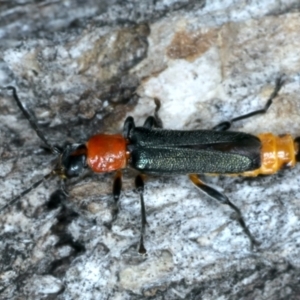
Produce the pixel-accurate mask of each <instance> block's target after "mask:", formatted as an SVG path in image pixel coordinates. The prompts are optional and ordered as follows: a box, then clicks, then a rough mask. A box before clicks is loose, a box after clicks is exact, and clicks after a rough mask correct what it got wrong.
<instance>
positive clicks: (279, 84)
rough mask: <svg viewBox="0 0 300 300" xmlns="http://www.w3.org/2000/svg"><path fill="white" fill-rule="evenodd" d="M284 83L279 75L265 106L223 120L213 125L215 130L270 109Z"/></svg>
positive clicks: (224, 128) (223, 129)
mask: <svg viewBox="0 0 300 300" xmlns="http://www.w3.org/2000/svg"><path fill="white" fill-rule="evenodd" d="M283 84H284V78H283V76H281V77H278V78H277V79H276V83H275V88H274V90H273V92H272V94H271V96H270V97H269V99H268V101H267V103H266V105H265V107H264V108H262V109H258V110H255V111H252V112H250V113H247V114H245V115H242V116H239V117H236V118H233V119H231V120H230V121H225V122H222V123H220V124H218V125H216V126H215V127H213V130H215V131H225V130H228V129H229V128H230V127H231V125H232V123H234V122H236V121H240V120H244V119H247V118H250V117H253V116H256V115H260V114H265V113H266V112H267V111H268V109H269V107H270V106H271V104H272V103H273V100H274V98H276V97H277V95H278V92H279V91H280V89H281V88H282V86H283Z"/></svg>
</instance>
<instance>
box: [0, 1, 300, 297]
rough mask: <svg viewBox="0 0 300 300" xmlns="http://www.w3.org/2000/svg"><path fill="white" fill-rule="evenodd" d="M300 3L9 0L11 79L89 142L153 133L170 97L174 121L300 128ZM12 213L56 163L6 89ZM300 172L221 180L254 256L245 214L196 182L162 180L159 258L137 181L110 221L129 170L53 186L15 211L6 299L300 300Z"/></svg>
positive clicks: (0, 64) (2, 218)
mask: <svg viewBox="0 0 300 300" xmlns="http://www.w3.org/2000/svg"><path fill="white" fill-rule="evenodd" d="M299 32H300V5H299V1H298V0H290V1H268V0H262V1H226V2H224V1H217V0H215V1H207V3H205V2H204V1H188V0H185V1H177V0H173V1H172V0H170V1H133V0H128V1H92V0H90V1H26V0H25V1H6V2H5V1H4V2H3V1H2V2H1V3H0V37H1V39H0V86H6V85H14V86H16V87H17V89H18V93H19V97H20V99H21V101H22V103H23V104H24V105H26V107H27V108H28V110H29V111H30V112H31V114H32V115H33V118H34V119H35V120H36V122H37V123H38V124H39V126H40V129H41V130H42V132H43V133H44V134H45V136H46V138H47V140H48V141H49V143H51V144H53V145H61V146H63V145H64V143H65V142H66V141H68V142H74V141H76V142H84V141H86V140H87V139H88V137H89V136H90V135H92V134H94V133H97V132H121V129H122V125H123V122H124V120H125V118H126V116H127V115H132V116H133V117H134V118H135V121H136V123H137V124H142V123H143V122H144V120H145V118H146V117H147V116H148V115H151V114H153V112H154V108H155V104H154V101H153V99H154V98H155V97H156V98H159V99H160V100H161V109H160V111H159V115H160V117H161V119H162V121H163V123H164V127H165V128H173V129H187V130H188V129H197V128H202V129H203V128H204V129H209V128H212V127H213V126H215V125H216V124H217V123H219V122H221V121H224V120H228V119H230V118H231V117H236V116H238V115H242V114H245V113H247V112H250V111H252V110H255V109H258V108H262V107H263V106H264V104H265V103H266V101H267V98H268V97H269V95H270V94H271V93H272V90H273V88H274V83H275V79H276V78H277V77H278V76H280V75H283V74H285V85H284V86H283V88H282V90H281V91H280V93H279V96H278V97H277V98H276V99H275V101H274V103H273V105H272V106H271V108H270V110H269V111H268V113H267V114H266V115H263V116H257V117H254V118H252V119H249V120H245V121H241V122H238V123H235V124H234V125H233V129H234V130H241V131H245V132H249V133H253V134H258V133H260V132H273V133H276V134H283V133H286V132H289V133H291V134H293V135H294V136H299V135H300V94H299V91H300V51H299V49H300V35H299ZM0 140H1V144H0V159H1V161H0V192H1V197H0V204H1V205H4V204H5V203H7V202H8V201H10V200H11V199H13V198H14V196H16V195H18V194H20V193H21V192H22V191H24V190H25V189H26V188H27V187H29V186H30V185H31V184H33V183H34V182H36V181H38V180H40V179H41V178H42V176H43V175H45V174H47V172H50V171H51V169H52V168H53V165H54V163H55V157H54V156H53V155H52V154H50V153H49V151H47V149H45V147H43V146H44V145H43V142H42V141H41V140H40V139H39V138H38V137H37V136H36V134H35V132H34V131H33V129H32V128H30V125H29V123H28V121H27V120H26V119H25V118H24V116H23V115H22V113H21V112H20V110H19V108H18V107H17V105H16V103H15V102H14V101H13V98H12V97H11V93H10V92H8V91H6V90H4V89H1V90H0ZM298 173H299V167H298V166H297V167H295V168H294V169H293V170H289V169H287V170H282V171H281V172H280V173H278V174H277V175H274V176H269V177H259V178H250V179H246V178H240V177H230V178H227V177H208V176H207V177H206V179H205V180H206V182H208V183H209V184H211V185H213V186H215V187H216V188H217V189H218V190H220V191H222V192H224V193H225V194H226V195H227V196H228V197H229V198H230V199H231V201H232V202H233V203H235V205H236V206H238V207H239V208H240V209H241V211H242V213H243V216H244V219H245V222H246V224H247V225H248V226H249V228H250V230H251V232H252V234H253V235H254V236H255V238H256V239H257V240H258V241H259V242H260V243H261V244H260V246H259V247H258V248H257V249H255V250H254V251H251V250H250V248H249V240H248V239H247V237H246V236H245V235H244V233H243V231H242V229H241V228H240V226H239V224H238V223H237V222H236V220H235V215H234V213H233V212H232V210H230V209H229V208H228V207H223V206H221V205H219V204H218V203H216V202H215V201H213V200H211V199H210V198H207V197H206V196H204V195H203V194H201V193H200V192H199V191H198V190H197V189H196V188H195V187H194V186H192V184H191V183H190V182H189V180H188V178H187V177H186V176H174V177H159V176H156V177H150V176H149V177H147V178H146V185H145V195H144V197H145V203H146V211H147V222H148V226H147V231H146V236H145V247H146V248H147V251H148V253H147V255H146V256H140V255H139V254H138V253H137V244H138V240H139V233H140V205H139V201H138V200H139V198H138V194H137V193H135V192H134V175H135V173H134V172H133V171H132V170H127V171H125V172H124V176H123V177H124V182H123V194H122V197H121V199H120V208H121V210H120V212H119V215H118V218H117V220H116V221H115V222H114V223H113V226H112V227H111V228H110V227H109V226H107V223H109V222H110V220H111V218H112V210H113V199H112V196H111V190H112V179H113V176H114V175H113V174H91V173H88V174H86V175H85V176H83V177H82V178H79V179H74V180H71V181H70V182H68V183H67V190H68V192H69V197H66V195H65V194H64V193H62V192H61V190H60V189H59V187H60V184H59V181H58V180H56V179H51V180H49V181H47V182H45V183H44V184H42V185H41V186H39V187H38V188H36V189H34V190H33V191H31V192H30V193H28V194H27V195H25V196H23V197H21V200H20V201H19V202H18V203H16V204H15V205H13V206H11V207H10V208H9V209H7V210H5V211H2V212H0V254H1V255H0V293H1V294H0V299H143V298H145V297H149V298H152V299H298V298H297V297H299V294H300V290H299V276H300V269H299V268H300V255H299V254H300V253H299V244H300V229H299V228H300V210H299V205H300V204H299V203H300V188H299V176H298Z"/></svg>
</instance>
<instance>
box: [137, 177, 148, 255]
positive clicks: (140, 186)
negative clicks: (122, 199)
mask: <svg viewBox="0 0 300 300" xmlns="http://www.w3.org/2000/svg"><path fill="white" fill-rule="evenodd" d="M135 187H136V190H137V192H138V193H139V195H140V202H141V237H140V242H139V253H140V254H145V253H146V252H147V250H146V248H145V246H144V235H145V228H146V224H147V220H146V210H145V203H144V180H143V177H142V175H140V174H139V175H137V176H136V178H135Z"/></svg>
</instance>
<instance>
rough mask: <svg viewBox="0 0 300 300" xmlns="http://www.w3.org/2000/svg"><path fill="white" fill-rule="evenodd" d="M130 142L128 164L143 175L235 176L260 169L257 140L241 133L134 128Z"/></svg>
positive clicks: (259, 147) (259, 143)
mask: <svg viewBox="0 0 300 300" xmlns="http://www.w3.org/2000/svg"><path fill="white" fill-rule="evenodd" d="M129 141H130V145H129V146H128V149H129V151H130V153H131V158H130V161H129V164H130V166H131V167H133V168H135V169H137V170H139V171H141V172H143V173H149V174H155V173H159V174H187V173H196V174H203V173H218V174H234V173H242V172H245V171H250V170H255V169H258V168H259V167H260V165H261V159H260V149H261V142H260V140H259V139H258V138H257V137H256V136H253V135H250V134H247V133H243V132H233V131H225V132H224V131H211V130H194V131H179V130H161V129H148V128H144V127H135V128H133V129H132V130H131V132H130V134H129Z"/></svg>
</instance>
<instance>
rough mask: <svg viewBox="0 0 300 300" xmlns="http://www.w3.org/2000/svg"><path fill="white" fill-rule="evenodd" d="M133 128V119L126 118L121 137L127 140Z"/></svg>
mask: <svg viewBox="0 0 300 300" xmlns="http://www.w3.org/2000/svg"><path fill="white" fill-rule="evenodd" d="M134 127H135V124H134V120H133V117H127V118H126V120H125V122H124V125H123V136H124V138H125V139H129V136H130V131H131V129H133V128H134Z"/></svg>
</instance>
